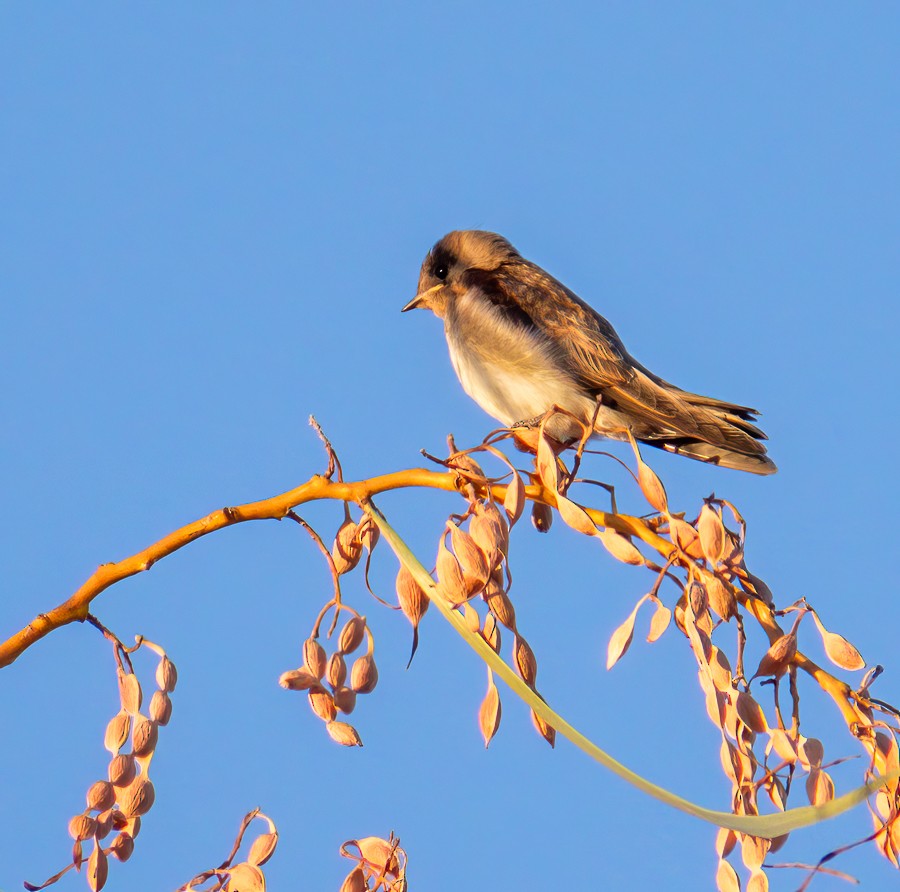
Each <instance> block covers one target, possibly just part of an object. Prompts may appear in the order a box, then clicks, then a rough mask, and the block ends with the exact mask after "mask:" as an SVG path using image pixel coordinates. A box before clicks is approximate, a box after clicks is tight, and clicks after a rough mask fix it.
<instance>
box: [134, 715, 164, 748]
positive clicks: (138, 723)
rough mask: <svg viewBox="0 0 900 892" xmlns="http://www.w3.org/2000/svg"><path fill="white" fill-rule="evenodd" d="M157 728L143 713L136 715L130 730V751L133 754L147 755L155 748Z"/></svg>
mask: <svg viewBox="0 0 900 892" xmlns="http://www.w3.org/2000/svg"><path fill="white" fill-rule="evenodd" d="M158 737H159V729H158V728H157V726H156V722H154V721H152V720H150V719H148V718H147V717H146V716H144V715H140V714H138V715H136V716H135V718H134V728H133V729H132V732H131V752H132V753H134V755H135V756H147V755H149V754H150V753H152V752H153V750H155V749H156V742H157V739H158Z"/></svg>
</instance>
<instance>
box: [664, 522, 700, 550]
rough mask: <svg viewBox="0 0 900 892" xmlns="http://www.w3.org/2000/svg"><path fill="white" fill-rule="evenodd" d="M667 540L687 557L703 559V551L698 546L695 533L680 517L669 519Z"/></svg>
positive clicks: (698, 539)
mask: <svg viewBox="0 0 900 892" xmlns="http://www.w3.org/2000/svg"><path fill="white" fill-rule="evenodd" d="M669 538H670V539H671V540H672V543H673V544H674V545H675V546H676V547H678V548H680V549H681V550H682V551H683V552H684V553H685V554H686V555H688V557H692V558H702V557H703V549H702V547H701V546H700V537H699V536H698V535H697V531H696V530H695V529H694V528H693V527H692V526H691V525H690V524H689V523H688V522H687V521H685V520H682V519H681V518H680V517H670V518H669Z"/></svg>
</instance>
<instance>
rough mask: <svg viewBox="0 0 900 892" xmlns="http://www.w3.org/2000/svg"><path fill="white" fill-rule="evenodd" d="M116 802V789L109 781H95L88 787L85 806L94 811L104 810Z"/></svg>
mask: <svg viewBox="0 0 900 892" xmlns="http://www.w3.org/2000/svg"><path fill="white" fill-rule="evenodd" d="M115 803H116V791H115V790H114V789H113V785H112V784H111V783H110V782H109V781H96V782H95V783H93V784H91V785H90V786H89V787H88V791H87V807H88V808H90V809H94V810H96V811H106V810H107V809H108V808H112V807H113V806H114V805H115Z"/></svg>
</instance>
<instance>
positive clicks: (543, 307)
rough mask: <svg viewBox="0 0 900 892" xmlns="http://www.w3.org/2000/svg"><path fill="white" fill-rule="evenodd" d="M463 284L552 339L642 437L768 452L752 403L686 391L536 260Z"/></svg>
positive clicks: (583, 378)
mask: <svg viewBox="0 0 900 892" xmlns="http://www.w3.org/2000/svg"><path fill="white" fill-rule="evenodd" d="M470 272H472V273H475V272H476V271H470ZM467 284H471V285H476V286H477V287H480V288H481V290H482V291H483V293H484V294H485V296H486V297H488V299H490V300H491V301H492V302H493V303H494V304H495V305H496V306H497V307H498V308H500V309H503V310H504V311H505V312H507V314H508V315H509V317H510V319H511V320H513V321H516V322H517V323H518V324H520V325H527V326H532V327H533V328H534V329H535V330H536V331H538V332H540V333H542V334H543V335H545V336H546V337H547V338H548V339H550V340H552V343H553V344H554V345H555V347H556V349H557V350H558V358H559V360H560V361H561V362H563V363H564V364H565V365H566V366H567V367H568V368H569V370H570V371H571V372H572V374H573V375H574V376H575V377H576V378H577V379H578V380H579V381H580V382H581V383H582V384H583V386H584V388H585V390H586V391H588V392H590V393H594V394H597V395H599V396H600V397H601V398H602V401H603V403H604V405H607V406H609V407H611V408H615V409H618V410H619V411H620V412H621V413H622V414H623V415H625V416H627V417H628V419H629V426H630V427H631V428H632V431H633V433H634V435H635V436H636V437H638V438H639V439H641V438H647V439H655V440H664V439H671V438H677V437H687V438H692V439H698V440H702V441H705V442H707V443H710V444H713V445H715V446H720V447H723V448H725V449H730V450H736V451H738V452H741V453H750V454H762V453H765V448H764V447H763V446H762V444H761V443H759V442H757V437H760V436H762V432H761V431H759V429H758V428H755V427H754V426H753V425H752V424H749V422H750V421H751V420H752V419H753V418H754V417H755V414H754V411H753V410H752V409H748V408H747V407H744V406H738V405H734V404H731V403H724V402H721V401H719V400H715V399H712V398H711V397H702V396H698V395H696V394H692V393H688V392H687V391H684V390H680V389H679V388H677V387H675V386H673V385H671V384H669V383H668V382H666V381H664V380H663V379H661V378H658V377H657V376H656V375H654V374H653V373H652V372H650V371H649V370H648V369H645V368H644V367H643V366H642V365H641V364H640V363H638V362H637V361H636V360H634V359H633V357H632V356H631V355H630V354H629V353H628V351H627V350H626V349H625V346H624V344H623V343H622V341H621V339H620V338H619V335H618V334H617V333H616V330H615V329H614V328H613V327H612V325H610V323H609V322H608V321H607V320H606V319H604V318H603V317H602V316H601V315H600V314H599V313H598V312H597V311H596V310H594V308H593V307H591V306H590V305H589V304H587V303H585V302H584V301H583V300H581V298H579V297H578V295H576V294H575V293H574V292H572V291H570V290H569V289H568V288H566V287H565V285H563V284H562V283H561V282H559V281H557V280H556V279H554V278H553V276H551V275H550V274H549V273H547V272H545V271H544V270H543V269H541V268H540V267H539V266H537V265H536V264H533V263H531V262H530V261H527V260H516V261H513V262H510V263H506V264H503V265H501V266H500V268H499V269H497V270H493V271H491V272H490V273H483V274H482V275H481V276H480V281H477V282H475V281H472V282H471V283H467ZM729 416H731V417H729Z"/></svg>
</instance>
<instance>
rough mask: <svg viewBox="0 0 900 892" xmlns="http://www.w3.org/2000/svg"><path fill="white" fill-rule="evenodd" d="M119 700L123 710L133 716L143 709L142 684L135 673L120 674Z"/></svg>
mask: <svg viewBox="0 0 900 892" xmlns="http://www.w3.org/2000/svg"><path fill="white" fill-rule="evenodd" d="M118 677H119V700H120V701H121V703H122V709H124V710H125V712H130V713H132V714H134V713H136V712H139V711H140V708H141V684H140V682H139V681H138V679H137V676H136V675H135V674H134V673H133V672H127V673H126V672H119V673H118Z"/></svg>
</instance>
